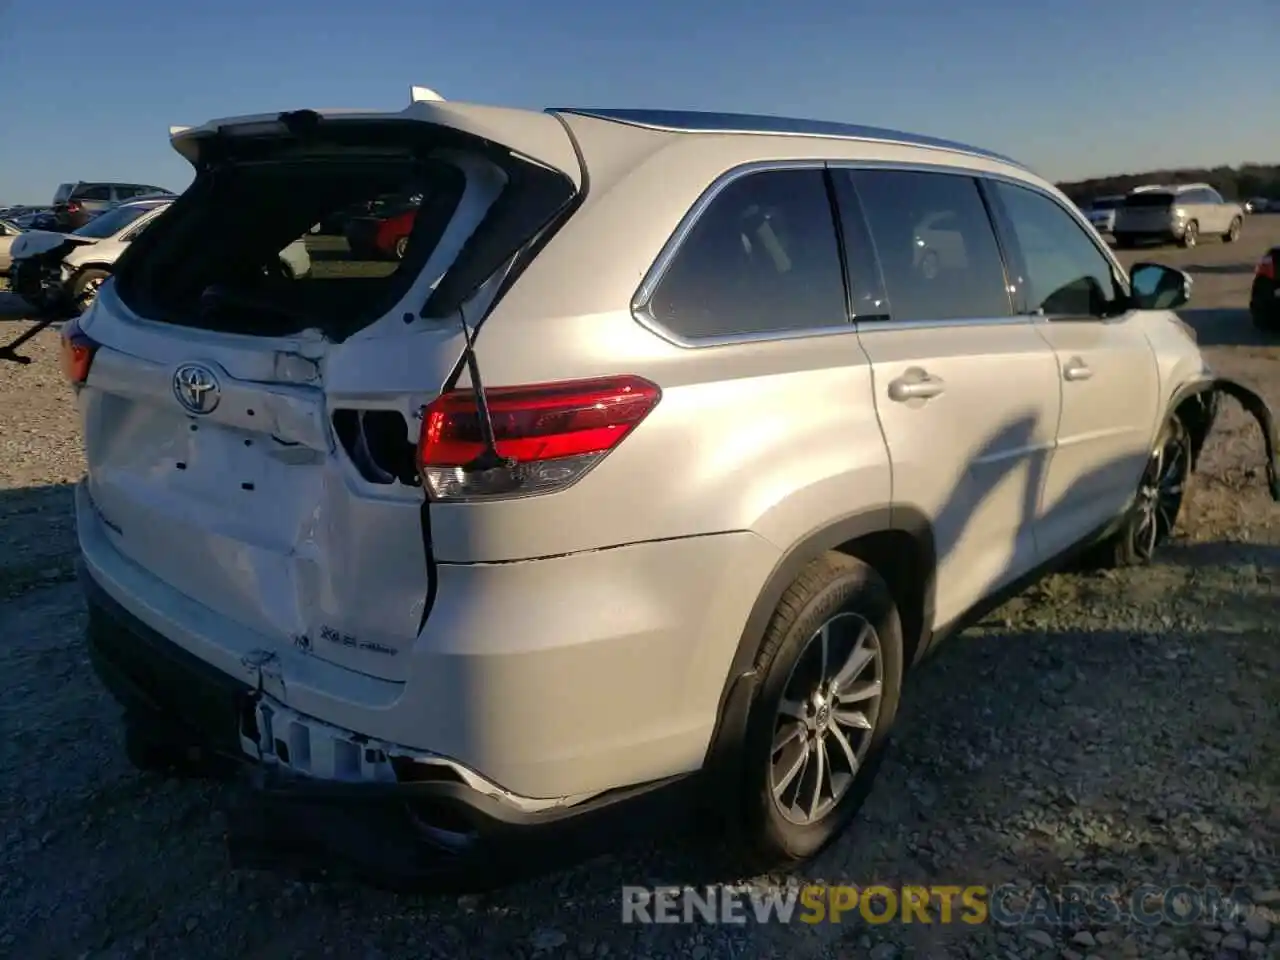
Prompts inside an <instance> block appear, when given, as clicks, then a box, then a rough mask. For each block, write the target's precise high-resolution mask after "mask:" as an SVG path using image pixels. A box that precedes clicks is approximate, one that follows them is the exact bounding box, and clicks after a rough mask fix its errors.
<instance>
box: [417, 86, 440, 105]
mask: <svg viewBox="0 0 1280 960" xmlns="http://www.w3.org/2000/svg"><path fill="white" fill-rule="evenodd" d="M432 100H444V97H442V96H440V94H438V93H436V92H435V91H434V90H432V89H431V88H430V87H410V88H409V102H410V103H428V102H430V101H432Z"/></svg>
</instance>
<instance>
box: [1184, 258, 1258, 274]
mask: <svg viewBox="0 0 1280 960" xmlns="http://www.w3.org/2000/svg"><path fill="white" fill-rule="evenodd" d="M1257 267H1258V265H1257V263H1255V262H1253V261H1250V262H1249V263H1193V264H1190V265H1188V266H1184V267H1181V269H1182V270H1185V271H1186V272H1187V273H1204V274H1214V275H1217V276H1223V277H1238V276H1245V275H1251V274H1252V273H1253V272H1254V270H1256V269H1257Z"/></svg>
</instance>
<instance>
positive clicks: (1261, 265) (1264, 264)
mask: <svg viewBox="0 0 1280 960" xmlns="http://www.w3.org/2000/svg"><path fill="white" fill-rule="evenodd" d="M1253 273H1254V276H1257V277H1266V278H1267V279H1268V280H1275V278H1276V258H1275V254H1272V253H1267V254H1264V255H1263V257H1262V259H1261V260H1259V261H1258V268H1257V269H1256V270H1254V271H1253Z"/></svg>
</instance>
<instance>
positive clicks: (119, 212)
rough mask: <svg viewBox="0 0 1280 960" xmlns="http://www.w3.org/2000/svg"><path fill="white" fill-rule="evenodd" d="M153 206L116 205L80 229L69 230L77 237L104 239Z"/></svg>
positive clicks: (153, 206) (147, 211) (152, 208)
mask: <svg viewBox="0 0 1280 960" xmlns="http://www.w3.org/2000/svg"><path fill="white" fill-rule="evenodd" d="M155 208H156V205H155V204H143V203H139V204H130V205H129V206H127V207H116V208H115V209H114V210H108V211H107V212H106V213H104V214H102V215H101V216H98V217H94V218H93V219H92V220H90V221H89V222H88V223H86V224H85V225H84V226H83V227H81V228H80V229H78V230H73V231H71V232H72V234H73V235H74V236H77V237H89V238H90V239H92V240H105V239H106V238H107V237H114V236H115V235H116V234H117V233H119V232H120V231H121V230H123V229H124V228H125V227H127V226H129V224H131V223H133V222H134V221H135V220H137V219H138V218H139V217H141V216H142V215H143V214H144V213H150V212H151V211H152V210H154V209H155Z"/></svg>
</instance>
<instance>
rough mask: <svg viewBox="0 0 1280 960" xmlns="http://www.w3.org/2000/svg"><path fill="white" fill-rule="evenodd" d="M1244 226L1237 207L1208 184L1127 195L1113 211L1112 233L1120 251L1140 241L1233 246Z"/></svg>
mask: <svg viewBox="0 0 1280 960" xmlns="http://www.w3.org/2000/svg"><path fill="white" fill-rule="evenodd" d="M1243 225H1244V208H1243V207H1241V206H1240V204H1238V203H1233V202H1231V201H1229V200H1224V199H1223V198H1222V195H1221V194H1220V193H1218V191H1217V190H1215V189H1213V187H1211V186H1209V184H1207V183H1184V184H1173V185H1170V186H1165V187H1140V188H1137V189H1135V190H1132V191H1130V192H1129V194H1128V195H1127V196H1126V197H1125V198H1124V202H1123V203H1122V204H1120V206H1119V207H1118V208H1117V209H1116V217H1115V226H1114V228H1113V230H1112V233H1113V235H1114V236H1115V238H1116V246H1119V247H1128V246H1132V245H1133V244H1134V243H1137V242H1139V241H1143V240H1159V241H1163V242H1165V243H1168V242H1176V243H1178V244H1180V245H1181V246H1184V247H1194V246H1195V245H1196V244H1197V243H1198V242H1199V240H1200V237H1201V236H1219V237H1221V238H1222V239H1223V241H1224V242H1226V243H1234V242H1235V241H1236V240H1238V239H1239V238H1240V230H1241V228H1242V227H1243Z"/></svg>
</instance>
